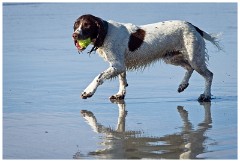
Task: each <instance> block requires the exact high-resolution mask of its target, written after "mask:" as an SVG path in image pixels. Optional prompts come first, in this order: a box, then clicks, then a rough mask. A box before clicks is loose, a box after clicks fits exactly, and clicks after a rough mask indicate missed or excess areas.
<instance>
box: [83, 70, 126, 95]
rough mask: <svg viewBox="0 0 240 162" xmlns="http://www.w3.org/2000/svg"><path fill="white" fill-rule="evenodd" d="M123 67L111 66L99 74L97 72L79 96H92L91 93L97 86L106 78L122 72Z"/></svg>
mask: <svg viewBox="0 0 240 162" xmlns="http://www.w3.org/2000/svg"><path fill="white" fill-rule="evenodd" d="M124 71H125V70H124V68H121V67H120V66H111V67H109V68H108V69H107V70H105V71H104V72H102V73H101V74H99V75H98V76H97V77H95V78H94V80H93V81H92V82H91V83H90V84H89V85H88V87H87V88H86V89H85V90H84V91H83V93H82V95H81V98H82V99H87V98H89V97H92V96H93V94H94V93H95V92H96V90H97V87H98V86H99V85H101V84H103V82H104V81H105V80H106V79H110V78H113V77H115V76H117V75H119V74H120V73H122V72H124Z"/></svg>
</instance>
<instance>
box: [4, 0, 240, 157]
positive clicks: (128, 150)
mask: <svg viewBox="0 0 240 162" xmlns="http://www.w3.org/2000/svg"><path fill="white" fill-rule="evenodd" d="M133 10H134V11H135V12H133ZM85 13H91V14H94V15H97V16H99V17H101V18H103V19H106V20H108V19H112V20H116V21H119V22H131V23H134V24H139V25H141V24H147V23H154V22H157V21H164V20H170V19H171V20H172V19H181V20H187V21H189V22H191V23H192V24H194V25H196V26H198V27H199V28H201V29H203V30H204V31H207V32H210V33H218V32H223V39H222V41H221V44H222V45H223V46H224V50H225V52H222V51H220V52H218V51H217V50H216V49H215V48H214V47H213V46H212V45H211V44H210V43H207V48H208V53H209V55H210V60H209V63H208V64H209V65H208V67H209V69H210V70H211V71H213V73H214V80H213V86H212V93H213V95H214V96H213V97H214V99H213V100H212V102H211V103H198V102H197V100H196V99H197V97H198V96H199V94H200V93H202V91H203V86H204V80H203V78H202V77H201V76H200V75H198V74H197V73H194V74H193V76H192V78H191V79H190V86H189V87H188V89H186V90H185V92H183V93H181V94H179V93H177V87H178V84H179V83H180V81H181V79H182V77H183V75H184V70H183V69H182V68H179V67H174V66H171V65H166V64H164V63H161V62H159V63H156V64H154V65H153V66H151V67H149V68H147V69H145V71H143V72H141V71H138V72H128V76H127V77H128V84H129V87H128V88H127V96H126V99H125V101H124V102H121V103H112V102H111V101H109V100H108V97H109V96H111V95H112V94H114V93H115V92H116V91H117V90H118V80H112V81H106V83H105V84H103V85H102V86H101V87H99V89H98V91H97V92H96V94H95V95H94V96H93V97H92V98H90V99H87V100H82V99H80V98H79V95H80V93H81V91H82V90H83V89H84V88H85V87H86V86H87V85H88V83H90V81H91V79H93V78H94V77H95V76H96V75H97V74H98V73H99V72H101V71H103V70H105V69H106V68H107V67H108V64H107V63H105V62H103V61H102V60H101V58H100V57H98V56H97V54H92V55H90V56H88V55H87V50H86V51H85V52H84V53H83V54H81V55H78V54H77V52H76V50H75V47H74V46H73V42H72V40H71V34H72V26H73V22H74V21H75V19H76V18H77V17H78V16H80V15H82V14H85ZM3 158H4V159H72V158H74V159H75V158H76V159H105V158H107V159H130V158H133V159H140V158H141V159H179V158H191V159H194V158H197V159H237V4H235V3H231V4H230V3H225V4H218V3H214V4H211V3H207V4H204V3H195V4H191V3H188V4H184V3H182V4H175V3H168V4H166V3H158V4H153V3H152V4H128V5H126V4H124V3H122V4H110V3H109V4H101V3H99V4H94V3H92V4H84V3H78V4H75V3H69V4H68V3H59V4H55V3H45V4H44V3H31V4H26V3H22V4H20V3H18V4H16V3H14V4H13V3H11V4H6V3H5V4H3Z"/></svg>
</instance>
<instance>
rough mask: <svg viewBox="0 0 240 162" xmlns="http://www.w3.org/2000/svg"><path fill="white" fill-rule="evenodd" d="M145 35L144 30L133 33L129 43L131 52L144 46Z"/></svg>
mask: <svg viewBox="0 0 240 162" xmlns="http://www.w3.org/2000/svg"><path fill="white" fill-rule="evenodd" d="M145 35H146V31H145V30H143V29H138V30H137V31H136V32H135V33H132V34H131V35H130V38H129V42H128V48H129V51H131V52H133V51H135V50H137V49H138V48H139V47H140V46H141V45H142V43H143V41H144V38H145Z"/></svg>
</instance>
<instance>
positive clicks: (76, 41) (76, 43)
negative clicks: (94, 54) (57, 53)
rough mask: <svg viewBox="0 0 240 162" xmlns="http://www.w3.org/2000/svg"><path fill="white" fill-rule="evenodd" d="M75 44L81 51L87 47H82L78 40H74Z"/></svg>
mask: <svg viewBox="0 0 240 162" xmlns="http://www.w3.org/2000/svg"><path fill="white" fill-rule="evenodd" d="M74 45H75V47H77V50H78V51H80V52H82V51H84V50H85V49H86V47H81V46H80V45H79V43H78V40H74Z"/></svg>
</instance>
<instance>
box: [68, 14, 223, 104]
mask: <svg viewBox="0 0 240 162" xmlns="http://www.w3.org/2000/svg"><path fill="white" fill-rule="evenodd" d="M73 29H74V32H73V34H72V38H73V41H74V44H75V46H76V47H77V49H78V51H80V52H82V51H83V50H85V49H86V47H81V46H80V45H79V44H78V40H85V39H88V38H90V40H91V44H92V45H93V47H92V49H91V51H90V52H89V53H91V52H93V51H97V52H98V53H99V55H100V56H101V57H103V58H104V60H105V61H107V62H109V64H110V66H109V68H108V69H106V70H105V71H103V72H102V73H100V74H99V75H97V76H96V77H95V78H94V80H93V81H92V82H91V83H90V84H89V85H88V86H87V88H86V89H85V90H84V91H83V93H82V94H81V98H83V99H87V98H89V97H92V96H93V94H94V93H95V92H96V90H97V88H98V86H99V85H101V84H103V82H104V81H105V80H106V79H111V78H113V77H116V76H118V77H119V83H120V86H119V91H118V93H116V94H115V95H112V96H111V97H110V99H115V100H121V99H124V97H125V95H126V87H127V86H128V83H127V79H126V71H127V70H136V69H144V68H146V67H147V66H149V65H150V64H152V63H154V62H156V61H158V60H163V61H164V62H165V63H167V64H172V65H176V66H181V67H183V68H184V69H186V73H185V76H184V78H183V80H182V82H181V83H180V85H179V87H178V92H179V93H180V92H183V91H184V90H185V89H186V88H187V87H188V85H189V83H188V82H189V79H190V77H191V75H192V73H193V71H194V70H195V71H196V72H198V73H199V74H200V75H201V76H203V78H204V79H205V90H204V93H203V94H201V95H200V97H199V98H198V101H205V102H208V101H210V100H211V85H212V79H213V73H212V72H211V71H210V70H208V68H207V65H206V61H207V60H208V54H207V53H206V51H205V47H206V46H205V41H204V39H205V40H207V41H210V42H211V43H212V44H213V45H215V46H216V47H217V48H218V49H219V50H221V47H220V46H219V41H218V35H214V34H208V33H206V32H204V31H203V30H201V29H199V28H198V27H196V26H194V25H193V24H191V23H189V22H187V21H180V20H174V21H164V22H158V23H154V24H147V25H142V26H137V25H134V24H131V23H119V22H115V21H112V20H109V21H105V20H103V19H101V18H99V17H96V16H93V15H91V14H86V15H82V16H80V17H79V18H78V19H77V20H76V21H75V22H74V26H73Z"/></svg>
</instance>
